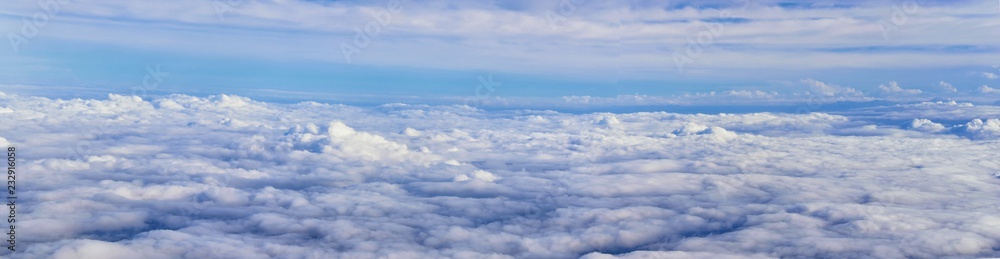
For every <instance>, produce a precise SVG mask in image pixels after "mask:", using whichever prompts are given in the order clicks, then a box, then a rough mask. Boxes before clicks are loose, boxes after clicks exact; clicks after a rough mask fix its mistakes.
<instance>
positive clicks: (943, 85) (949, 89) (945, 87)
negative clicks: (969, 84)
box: [938, 81, 958, 93]
mask: <svg viewBox="0 0 1000 259" xmlns="http://www.w3.org/2000/svg"><path fill="white" fill-rule="evenodd" d="M938 86H940V87H941V89H942V90H944V91H946V92H952V93H955V92H958V89H956V88H955V86H953V85H951V84H949V83H948V82H945V81H941V82H938Z"/></svg>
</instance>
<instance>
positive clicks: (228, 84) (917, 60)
mask: <svg viewBox="0 0 1000 259" xmlns="http://www.w3.org/2000/svg"><path fill="white" fill-rule="evenodd" d="M0 33H2V34H3V35H4V36H6V37H5V38H6V39H7V40H6V41H5V42H6V43H7V44H3V45H4V46H3V47H0V71H2V72H0V84H2V85H5V86H6V87H5V88H7V91H8V92H18V91H23V92H32V93H33V94H35V95H45V96H53V97H66V98H68V97H73V96H88V95H87V94H88V93H95V94H96V96H106V95H107V93H116V94H126V95H127V94H136V95H142V94H151V95H152V94H171V93H184V94H193V95H199V96H206V95H210V94H242V95H246V96H252V97H257V98H264V99H268V98H271V99H282V98H285V99H295V100H310V99H316V100H319V99H330V100H339V101H345V102H346V101H352V100H372V102H374V103H380V102H381V103H385V102H394V101H398V102H408V103H410V102H412V103H421V102H430V101H432V100H438V101H441V100H446V101H448V102H453V103H460V102H464V103H469V99H470V97H472V99H473V101H474V102H478V103H482V100H484V99H491V100H493V99H496V98H561V97H567V96H568V97H589V98H620V97H621V96H629V95H631V96H651V97H662V96H674V97H677V96H684V95H698V94H713V93H712V92H717V93H718V94H724V93H727V92H728V93H730V95H729V96H743V95H747V94H757V95H759V96H770V97H774V96H784V97H786V99H787V98H793V99H794V98H797V97H802V96H807V95H812V96H816V95H821V96H822V95H826V94H827V93H830V91H828V90H830V89H831V88H824V87H823V86H819V87H817V83H820V84H823V85H828V86H835V87H837V88H842V89H843V90H838V91H834V92H833V94H835V95H837V96H838V97H845V98H856V97H865V98H877V99H891V98H911V99H913V98H916V99H931V98H933V97H941V96H945V97H961V96H966V97H975V96H979V97H981V96H983V95H984V94H987V96H989V94H995V93H996V92H994V91H991V90H995V88H996V87H997V82H998V81H997V74H1000V2H995V1H926V0H925V1H794V2H791V1H752V0H750V1H742V0H741V1H640V0H633V1H588V0H561V1H526V0H524V1H520V0H518V1H388V0H386V1H292V0H274V1H236V0H216V1H194V0H181V1H122V0H111V1H91V0H51V1H47V0H46V1H9V2H5V3H4V7H3V8H0ZM154 75H159V76H154ZM147 77H150V78H151V79H146V78H147ZM983 86H986V87H987V88H983ZM734 98H735V97H734ZM990 98H992V99H994V100H995V99H996V97H990ZM772 99H773V98H772ZM800 99H801V98H800ZM766 100H770V99H766ZM987 101H988V100H987ZM987 101H984V102H987ZM494 103H496V102H494Z"/></svg>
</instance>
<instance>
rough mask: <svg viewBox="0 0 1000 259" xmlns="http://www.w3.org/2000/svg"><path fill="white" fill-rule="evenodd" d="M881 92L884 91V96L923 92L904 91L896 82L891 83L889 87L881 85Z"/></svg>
mask: <svg viewBox="0 0 1000 259" xmlns="http://www.w3.org/2000/svg"><path fill="white" fill-rule="evenodd" d="M878 89H879V90H882V93H884V94H920V93H922V91H920V89H904V88H902V87H899V83H896V81H892V82H889V85H888V86H887V85H884V84H883V85H879V86H878Z"/></svg>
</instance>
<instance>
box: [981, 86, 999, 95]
mask: <svg viewBox="0 0 1000 259" xmlns="http://www.w3.org/2000/svg"><path fill="white" fill-rule="evenodd" d="M978 90H979V92H980V93H984V94H993V93H1000V90H997V89H994V88H993V87H990V86H988V85H981V86H979V89H978Z"/></svg>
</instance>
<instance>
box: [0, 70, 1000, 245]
mask: <svg viewBox="0 0 1000 259" xmlns="http://www.w3.org/2000/svg"><path fill="white" fill-rule="evenodd" d="M823 85H825V86H827V87H830V86H829V85H826V84H823ZM830 88H833V87H830ZM833 89H835V91H833V92H832V93H833V94H844V93H845V92H844V91H846V90H845V89H843V88H833ZM846 93H850V91H847V92H846ZM4 101H5V103H4V105H5V106H6V107H8V108H10V109H11V110H13V111H14V112H11V113H2V114H0V120H2V121H18V122H19V123H17V124H13V123H3V124H0V142H4V141H9V142H10V143H14V144H15V145H17V147H18V149H19V150H24V153H23V154H24V160H23V161H22V164H21V165H22V166H21V167H19V168H21V170H22V171H21V172H23V173H24V174H25V175H26V176H28V177H26V178H24V180H23V181H25V182H24V183H25V184H26V185H28V184H30V186H32V188H26V189H25V190H24V191H23V194H22V196H21V197H23V198H22V199H23V200H19V201H18V202H23V203H24V204H25V208H30V209H25V210H19V211H18V213H19V216H21V217H23V218H19V219H23V221H21V220H19V221H18V222H19V223H18V224H19V225H18V227H19V228H22V227H23V228H24V229H26V230H31V231H26V232H23V233H22V232H19V233H20V234H19V236H18V238H19V239H21V238H23V240H26V243H27V244H28V245H25V246H24V250H23V251H19V252H18V253H16V254H11V253H9V252H7V251H0V255H2V256H4V257H14V258H18V257H20V258H51V257H55V258H60V257H64V258H93V257H102V258H115V257H124V258H136V257H141V258H218V257H239V258H270V257H275V256H278V257H282V256H284V257H319V258H337V257H350V258H359V257H360V258H370V257H389V258H400V257H411V258H437V257H490V256H495V257H543V258H554V257H580V256H588V257H594V258H602V257H606V256H609V255H611V254H614V255H621V256H624V257H640V258H641V257H656V256H663V257H679V258H684V257H694V258H703V257H719V258H726V257H837V258H842V257H845V258H853V257H865V256H871V255H877V256H885V257H949V256H952V257H996V256H1000V254H998V253H997V251H996V250H995V247H997V246H1000V243H998V241H997V240H1000V229H998V228H997V227H996V225H997V223H1000V218H998V217H997V216H995V215H997V214H998V213H1000V209H998V208H996V206H991V205H992V204H994V203H995V199H996V195H997V193H996V192H994V191H988V190H992V189H991V188H992V187H993V186H995V181H996V178H995V177H994V176H993V175H994V174H995V173H996V172H997V171H1000V163H996V162H995V161H993V159H990V158H992V157H991V156H990V154H995V153H997V152H998V151H1000V150H998V149H1000V147H998V146H997V145H996V143H995V141H996V140H997V139H1000V128H998V127H1000V126H998V125H1000V121H997V120H996V119H995V118H996V117H997V116H1000V110H997V109H1000V108H997V107H993V106H975V105H971V104H963V103H958V102H935V103H916V104H908V105H889V106H880V107H871V108H862V109H853V110H847V111H843V112H840V114H825V113H816V112H814V113H807V114H791V113H744V114H697V113H695V114H679V113H669V112H639V113H593V114H570V113H559V112H554V111H539V110H523V109H522V110H505V111H490V112H488V111H483V110H478V109H472V108H469V107H465V106H427V105H406V104H390V105H382V106H376V107H352V106H345V105H328V104H319V103H298V104H274V103H265V102H259V101H254V100H250V99H248V98H244V97H239V96H213V97H208V98H199V97H191V96H183V95H174V96H169V97H164V98H161V99H156V100H141V99H137V98H132V97H125V96H116V95H112V96H109V98H108V99H105V100H81V99H75V100H52V99H46V98H38V97H25V96H13V95H11V96H10V97H9V98H6V99H4ZM995 108H996V109H995ZM39 114H41V116H40V115H39ZM966 117H976V118H977V119H968V120H964V118H966ZM610 118H614V119H615V120H617V121H619V124H614V125H615V127H614V128H609V127H606V126H603V125H599V123H598V122H599V121H600V120H601V119H605V120H606V121H610V120H611V119H610ZM915 118H921V119H915ZM979 118H982V119H979ZM987 118H992V119H987ZM957 119H963V120H964V121H963V122H962V123H958V124H957V125H955V124H954V122H952V123H948V121H953V120H957ZM932 120H933V121H932ZM902 121H909V123H908V124H905V125H903V126H902V127H900V123H901V122H902ZM608 124H610V123H608ZM942 128H944V129H951V130H942ZM0 144H3V143H0ZM984 190H987V191H984ZM27 240H30V241H27ZM19 248H20V247H19Z"/></svg>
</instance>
